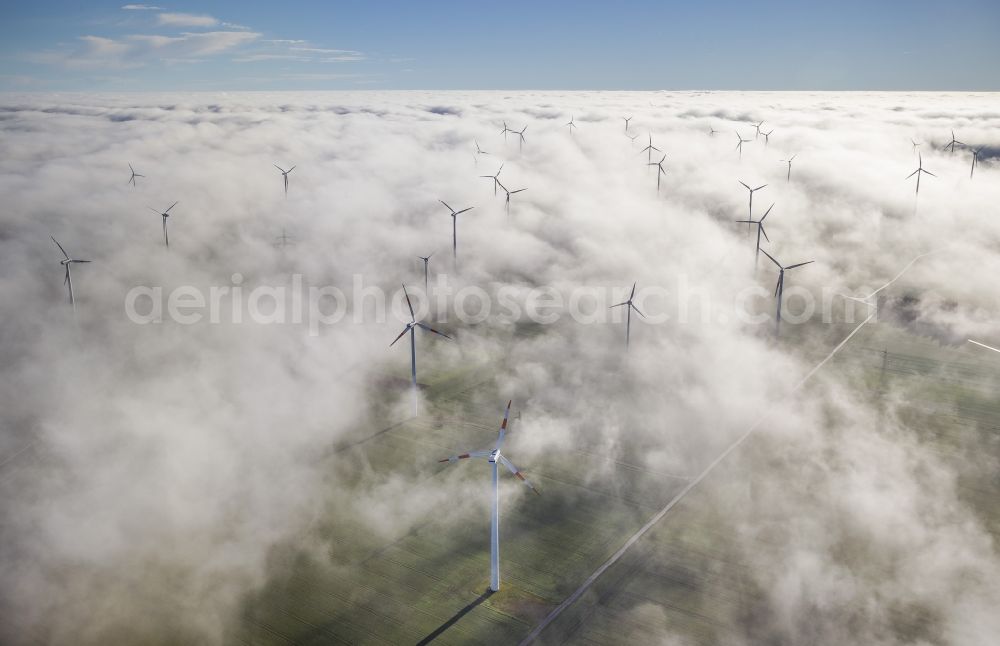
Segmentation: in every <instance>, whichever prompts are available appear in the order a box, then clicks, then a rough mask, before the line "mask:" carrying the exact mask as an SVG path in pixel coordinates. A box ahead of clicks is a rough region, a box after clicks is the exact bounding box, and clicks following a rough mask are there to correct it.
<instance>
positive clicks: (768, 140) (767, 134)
mask: <svg viewBox="0 0 1000 646" xmlns="http://www.w3.org/2000/svg"><path fill="white" fill-rule="evenodd" d="M761 134H763V135H764V147H765V148H767V145H768V144H769V143H771V135H773V134H774V128H771V130H770V132H764V133H761Z"/></svg>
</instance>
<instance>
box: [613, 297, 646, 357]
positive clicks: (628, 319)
mask: <svg viewBox="0 0 1000 646" xmlns="http://www.w3.org/2000/svg"><path fill="white" fill-rule="evenodd" d="M635 285H636V283H632V293H631V294H629V295H628V300H627V301H625V302H623V303H617V304H615V305H612V306H611V307H610V308H608V309H614V308H616V307H622V306H626V307H625V309H626V311H627V312H628V314H627V317H626V319H625V351H626V352H627V351H628V343H629V337H630V336H631V332H632V310H635V313H636V314H638V315H639V316H641V317H642V318H646V315H645V314H643V313H642V312H640V311H639V308H638V307H636V306H635V303H633V302H632V298H633V297H634V296H635Z"/></svg>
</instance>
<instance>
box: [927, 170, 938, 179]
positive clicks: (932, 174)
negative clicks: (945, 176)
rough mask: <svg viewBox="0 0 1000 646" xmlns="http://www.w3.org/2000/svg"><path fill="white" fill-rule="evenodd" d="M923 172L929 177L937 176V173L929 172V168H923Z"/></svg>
mask: <svg viewBox="0 0 1000 646" xmlns="http://www.w3.org/2000/svg"><path fill="white" fill-rule="evenodd" d="M924 172H925V173H927V174H928V175H930V176H931V177H937V175H935V174H934V173H932V172H930V171H929V170H925V171H924Z"/></svg>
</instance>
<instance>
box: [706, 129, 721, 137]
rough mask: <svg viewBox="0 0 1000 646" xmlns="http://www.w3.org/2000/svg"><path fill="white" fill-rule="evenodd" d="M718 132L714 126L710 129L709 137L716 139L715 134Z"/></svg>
mask: <svg viewBox="0 0 1000 646" xmlns="http://www.w3.org/2000/svg"><path fill="white" fill-rule="evenodd" d="M717 132H719V131H718V130H716V129H715V128H713V127H712V126H709V127H708V136H709V137H714V136H715V133H717Z"/></svg>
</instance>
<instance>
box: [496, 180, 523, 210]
mask: <svg viewBox="0 0 1000 646" xmlns="http://www.w3.org/2000/svg"><path fill="white" fill-rule="evenodd" d="M500 188H502V189H503V192H504V193H506V194H507V201H506V204H505V206H504V208H505V209H506V210H507V217H510V196H511V195H513V194H514V193H520V192H521V191H526V190H528V189H526V188H519V189H517V190H516V191H508V190H507V187H506V186H504V185H503V184H500Z"/></svg>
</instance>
